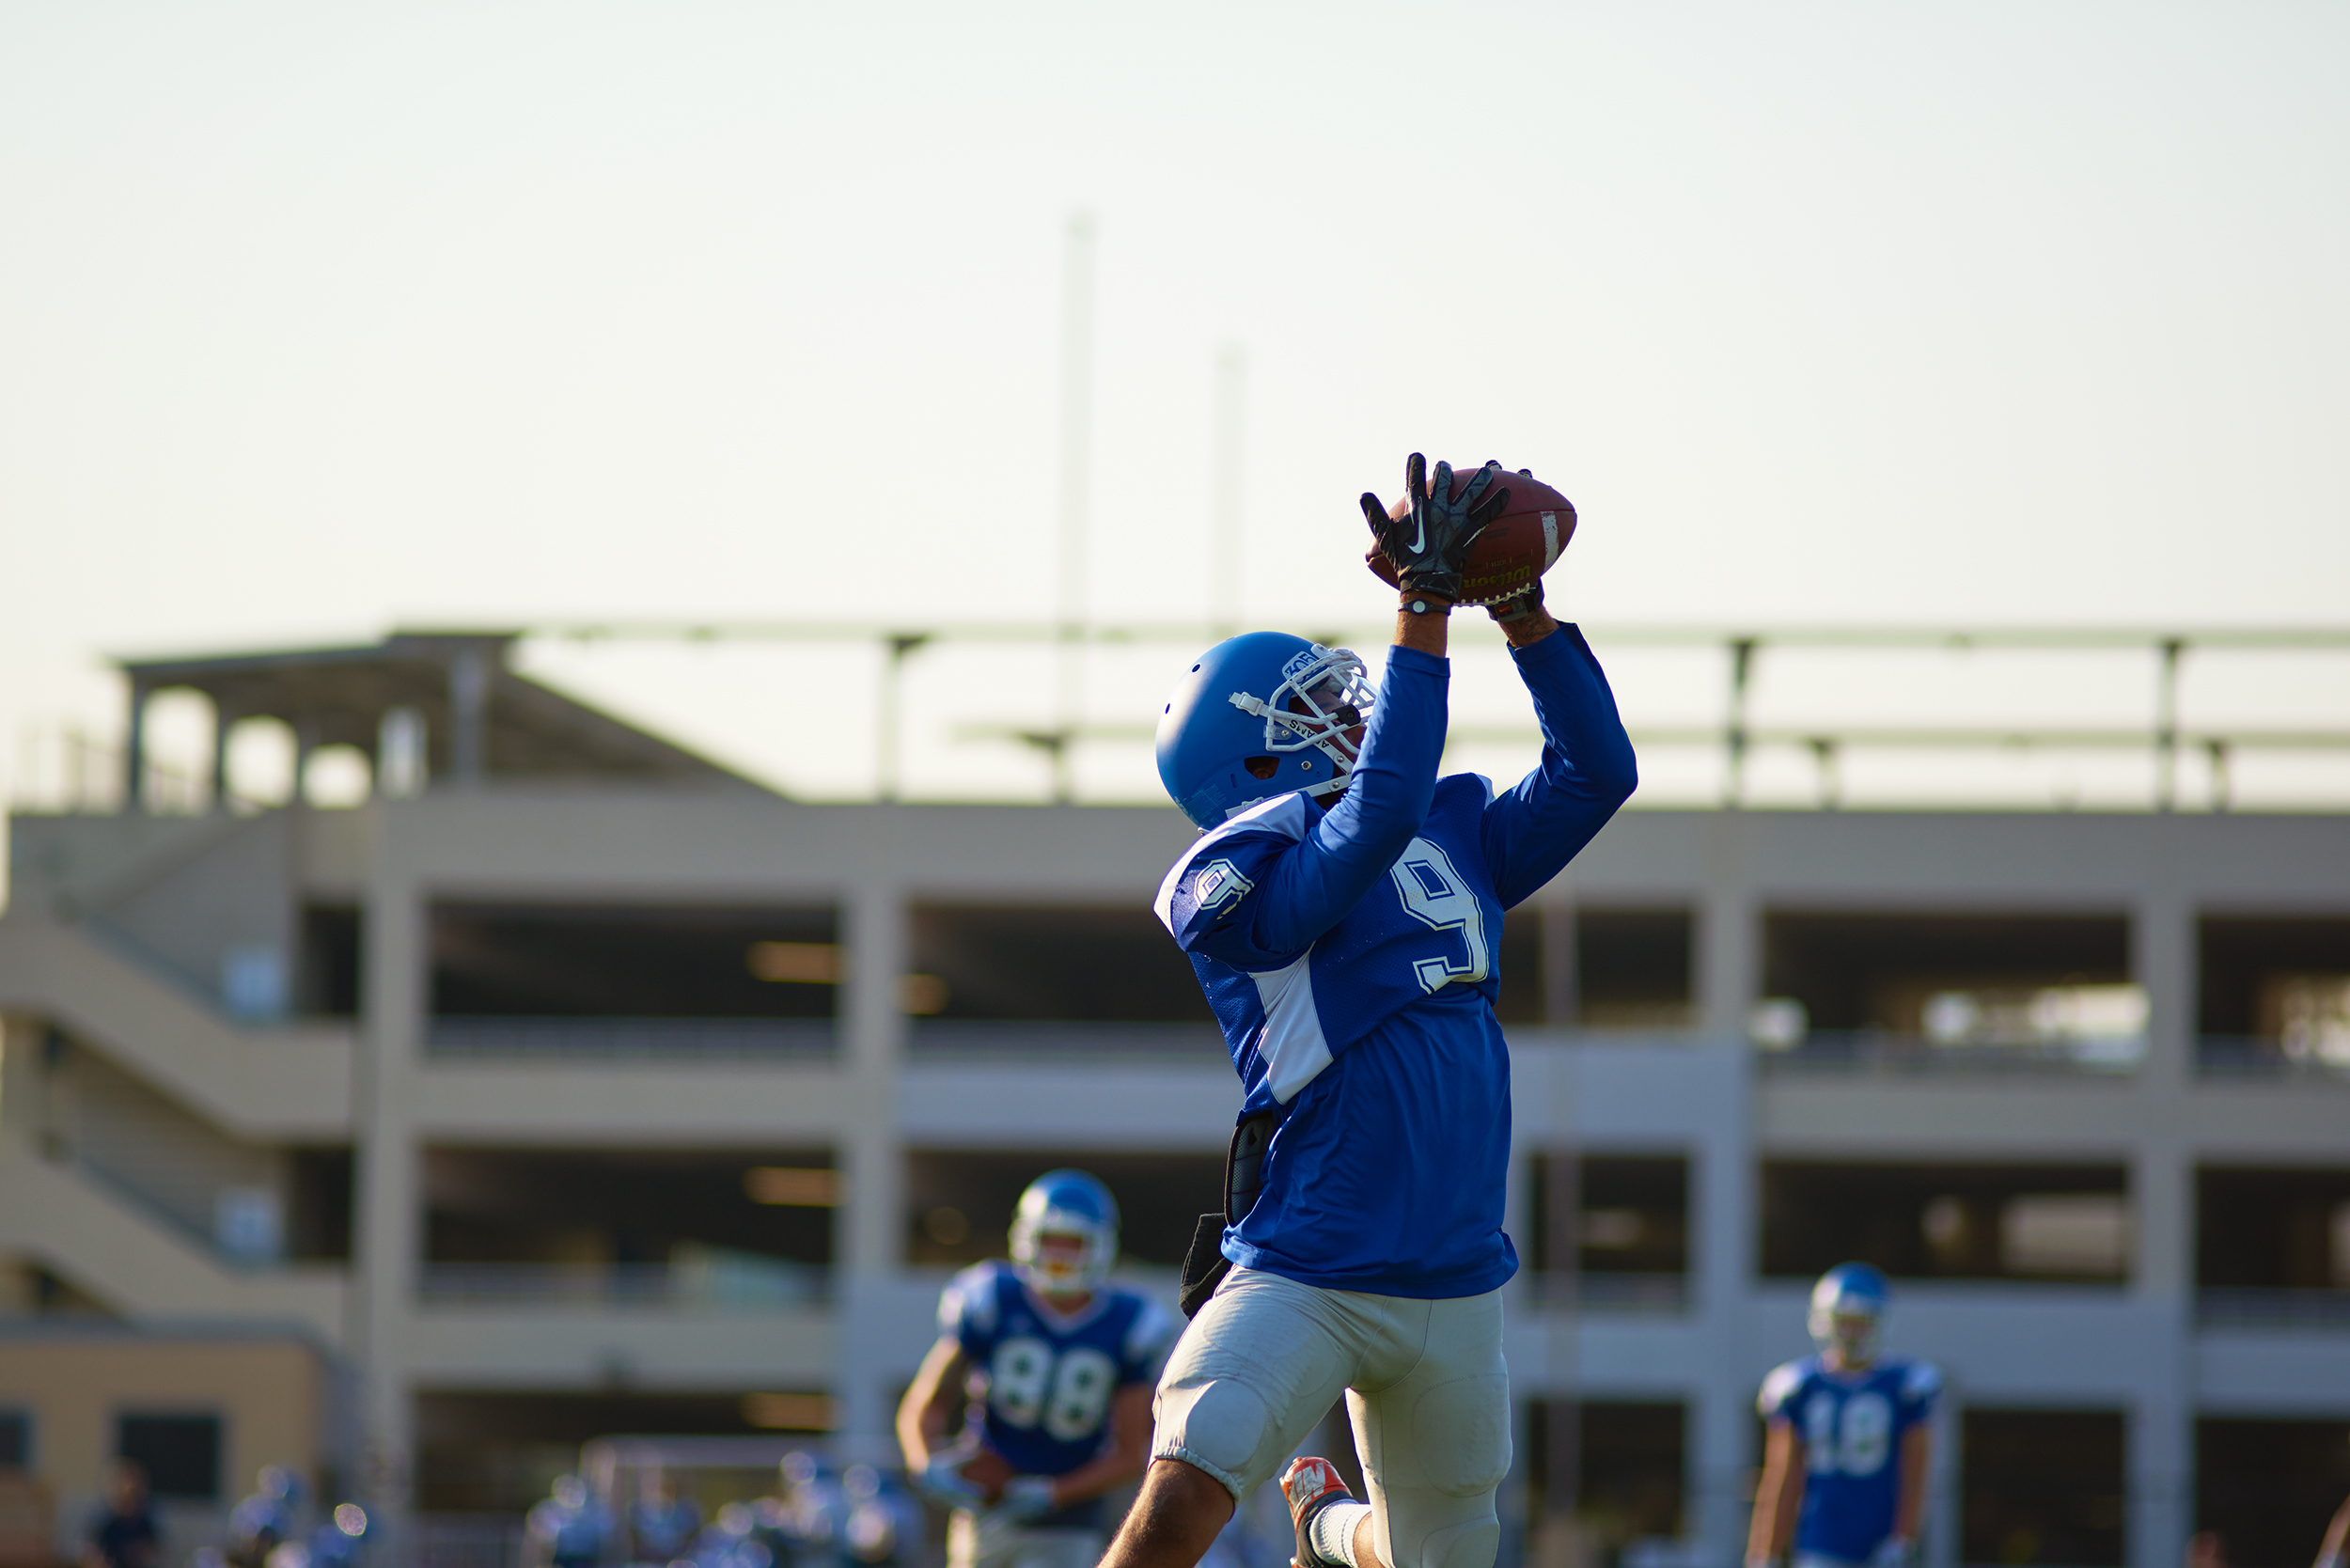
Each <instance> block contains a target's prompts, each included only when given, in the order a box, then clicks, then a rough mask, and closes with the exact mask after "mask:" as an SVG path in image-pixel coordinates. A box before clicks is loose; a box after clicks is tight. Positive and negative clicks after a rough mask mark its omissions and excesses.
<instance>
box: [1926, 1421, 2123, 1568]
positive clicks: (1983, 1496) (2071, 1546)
mask: <svg viewBox="0 0 2350 1568" xmlns="http://www.w3.org/2000/svg"><path fill="white" fill-rule="evenodd" d="M2123 1477H2124V1471H2123V1418H2122V1413H2121V1412H2120V1411H2118V1410H2115V1411H2106V1410H1968V1411H1966V1412H1965V1413H1964V1414H1962V1415H1961V1416H1960V1418H1959V1560H1960V1561H1961V1562H1965V1563H1967V1564H1970V1565H1971V1564H1984V1565H2000V1568H2007V1565H2022V1564H2029V1563H2048V1564H2060V1565H2061V1568H2122V1562H2123V1536H2124V1531H2123V1524H2124V1513H2123V1509H2124V1499H2125V1497H2126V1496H2127V1487H2126V1482H2125V1481H2124V1479H2123Z"/></svg>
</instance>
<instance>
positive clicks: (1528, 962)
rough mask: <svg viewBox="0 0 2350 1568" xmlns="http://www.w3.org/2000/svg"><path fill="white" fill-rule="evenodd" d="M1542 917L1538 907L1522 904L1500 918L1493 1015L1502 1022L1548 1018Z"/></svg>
mask: <svg viewBox="0 0 2350 1568" xmlns="http://www.w3.org/2000/svg"><path fill="white" fill-rule="evenodd" d="M1494 959H1495V961H1496V963H1497V964H1500V965H1501V973H1500V977H1499V978H1500V988H1499V990H1498V991H1497V993H1496V996H1495V999H1494V1016H1495V1017H1496V1018H1498V1019H1499V1020H1501V1022H1503V1023H1505V1024H1541V1023H1546V1022H1549V1021H1550V995H1549V993H1550V988H1549V986H1548V985H1546V984H1545V983H1544V980H1545V977H1544V976H1543V912H1542V910H1541V909H1539V908H1537V907H1536V906H1535V905H1533V904H1530V903H1522V904H1520V905H1518V906H1517V907H1516V908H1515V909H1512V910H1511V911H1510V912H1509V913H1508V914H1507V915H1504V916H1503V917H1501V950H1500V951H1499V952H1497V953H1496V954H1494Z"/></svg>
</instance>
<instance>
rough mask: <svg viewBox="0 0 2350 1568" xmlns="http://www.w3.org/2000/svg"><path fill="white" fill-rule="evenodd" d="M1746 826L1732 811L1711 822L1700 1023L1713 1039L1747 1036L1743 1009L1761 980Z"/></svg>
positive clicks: (1698, 964) (1701, 931) (1701, 927)
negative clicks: (1749, 885)
mask: <svg viewBox="0 0 2350 1568" xmlns="http://www.w3.org/2000/svg"><path fill="white" fill-rule="evenodd" d="M1744 829H1745V823H1744V820H1743V819H1741V818H1740V817H1738V816H1736V815H1735V814H1730V815H1725V816H1723V817H1722V818H1720V819H1719V820H1717V821H1716V822H1715V823H1713V824H1712V826H1711V829H1710V831H1711V833H1712V835H1713V840H1714V841H1713V843H1712V844H1711V846H1710V849H1711V851H1712V853H1711V855H1710V856H1709V858H1710V860H1711V861H1712V862H1713V863H1712V865H1711V866H1709V867H1708V868H1707V876H1706V892H1705V898H1704V902H1703V903H1701V904H1700V906H1699V909H1698V929H1697V932H1696V936H1697V949H1698V950H1697V955H1696V959H1695V961H1694V967H1695V969H1696V971H1697V972H1696V974H1695V976H1694V977H1693V978H1694V979H1695V980H1696V982H1697V1004H1698V1022H1699V1025H1700V1027H1701V1028H1702V1029H1703V1030H1704V1032H1705V1034H1706V1036H1707V1037H1708V1038H1709V1039H1714V1040H1736V1041H1742V1042H1743V1041H1744V1040H1745V1039H1746V1038H1747V1009H1748V1008H1749V1007H1750V1006H1752V1005H1753V1002H1754V999H1755V997H1756V996H1757V995H1759V993H1760V988H1761V986H1762V983H1763V952H1762V943H1763V932H1762V911H1761V910H1760V909H1758V908H1757V907H1755V900H1754V895H1753V893H1752V892H1751V891H1750V890H1749V889H1748V887H1747V877H1746V868H1745V865H1744V860H1745V855H1744V853H1743V852H1744V843H1743V840H1744V838H1745V832H1744Z"/></svg>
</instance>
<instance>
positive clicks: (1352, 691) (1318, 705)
mask: <svg viewBox="0 0 2350 1568" xmlns="http://www.w3.org/2000/svg"><path fill="white" fill-rule="evenodd" d="M1229 700H1230V702H1231V704H1232V706H1233V707H1235V708H1238V709H1239V710H1240V711H1241V712H1242V713H1246V714H1248V715H1249V716H1250V717H1252V718H1261V719H1262V720H1264V748H1265V750H1266V751H1267V752H1270V753H1272V754H1274V755H1276V756H1278V755H1280V754H1281V753H1283V752H1293V751H1304V750H1306V749H1307V748H1308V746H1310V747H1312V748H1313V749H1314V750H1316V751H1319V752H1321V753H1322V754H1323V755H1324V756H1325V757H1327V758H1329V759H1330V762H1331V766H1332V769H1333V775H1334V776H1332V777H1331V778H1330V779H1329V780H1327V781H1326V782H1324V783H1321V784H1316V785H1313V786H1312V787H1311V788H1309V789H1308V790H1307V793H1308V794H1312V795H1319V794H1326V793H1328V792H1331V791H1333V790H1339V789H1342V788H1344V787H1345V784H1346V776H1347V775H1348V774H1349V773H1350V772H1351V771H1352V770H1353V769H1354V766H1355V757H1356V755H1357V754H1358V752H1359V749H1360V748H1359V747H1358V746H1357V745H1356V743H1355V738H1354V736H1353V734H1352V733H1351V731H1353V730H1355V729H1357V728H1358V727H1360V726H1363V725H1367V724H1369V723H1370V722H1371V707H1372V705H1373V704H1375V703H1376V702H1377V701H1378V700H1379V693H1378V691H1377V689H1376V688H1375V687H1373V686H1372V685H1371V677H1370V675H1369V674H1367V673H1366V672H1365V670H1364V668H1363V661H1362V660H1360V659H1358V658H1356V657H1355V654H1354V653H1353V652H1352V651H1349V650H1347V649H1343V648H1324V647H1323V646H1322V645H1321V644H1320V643H1316V644H1314V645H1313V646H1312V647H1311V648H1309V649H1308V650H1307V651H1305V652H1303V653H1300V654H1298V655H1297V656H1296V657H1295V658H1293V659H1292V660H1291V661H1290V662H1289V663H1288V664H1286V665H1283V666H1281V683H1280V684H1279V685H1277V686H1276V687H1274V688H1273V691H1272V694H1271V695H1270V696H1268V697H1262V698H1260V697H1256V696H1254V695H1252V694H1250V693H1248V692H1234V693H1233V694H1232V695H1231V697H1230V698H1229Z"/></svg>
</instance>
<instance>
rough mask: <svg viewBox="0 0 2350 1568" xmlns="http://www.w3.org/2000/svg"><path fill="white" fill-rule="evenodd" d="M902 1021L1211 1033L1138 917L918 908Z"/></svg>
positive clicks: (1154, 927) (1187, 970)
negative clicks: (1056, 1023)
mask: <svg viewBox="0 0 2350 1568" xmlns="http://www.w3.org/2000/svg"><path fill="white" fill-rule="evenodd" d="M913 925H914V970H915V975H916V977H917V979H918V980H919V984H918V985H910V986H909V987H908V988H907V994H908V996H909V1005H908V1011H916V1012H920V1013H922V1014H925V1015H930V1016H935V1017H938V1018H943V1019H1000V1020H1016V1021H1019V1022H1024V1023H1027V1022H1043V1021H1050V1020H1056V1019H1059V1020H1068V1021H1072V1022H1084V1023H1131V1024H1197V1025H1202V1026H1208V1027H1213V1025H1214V1015H1213V1014H1212V1013H1210V1012H1209V1011H1208V1004H1207V1000H1206V998H1205V997H1203V996H1201V995H1200V993H1199V977H1198V975H1197V974H1195V973H1194V971H1193V969H1192V966H1191V960H1189V959H1188V958H1185V957H1184V956H1183V949H1180V948H1178V947H1177V946H1176V945H1175V943H1174V939H1173V938H1171V937H1169V936H1168V935H1167V928H1166V927H1164V926H1162V925H1160V924H1159V922H1158V919H1157V917H1155V916H1153V915H1152V913H1151V911H1150V909H1149V908H1148V907H1144V906H1139V905H1137V906H1132V907H1130V906H1128V905H1125V904H1109V905H1102V906H1098V907H1083V906H1066V905H1064V906H1058V907H1050V908H1047V907H1039V906H1036V905H984V904H919V905H917V906H916V907H915V909H914V911H913Z"/></svg>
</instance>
